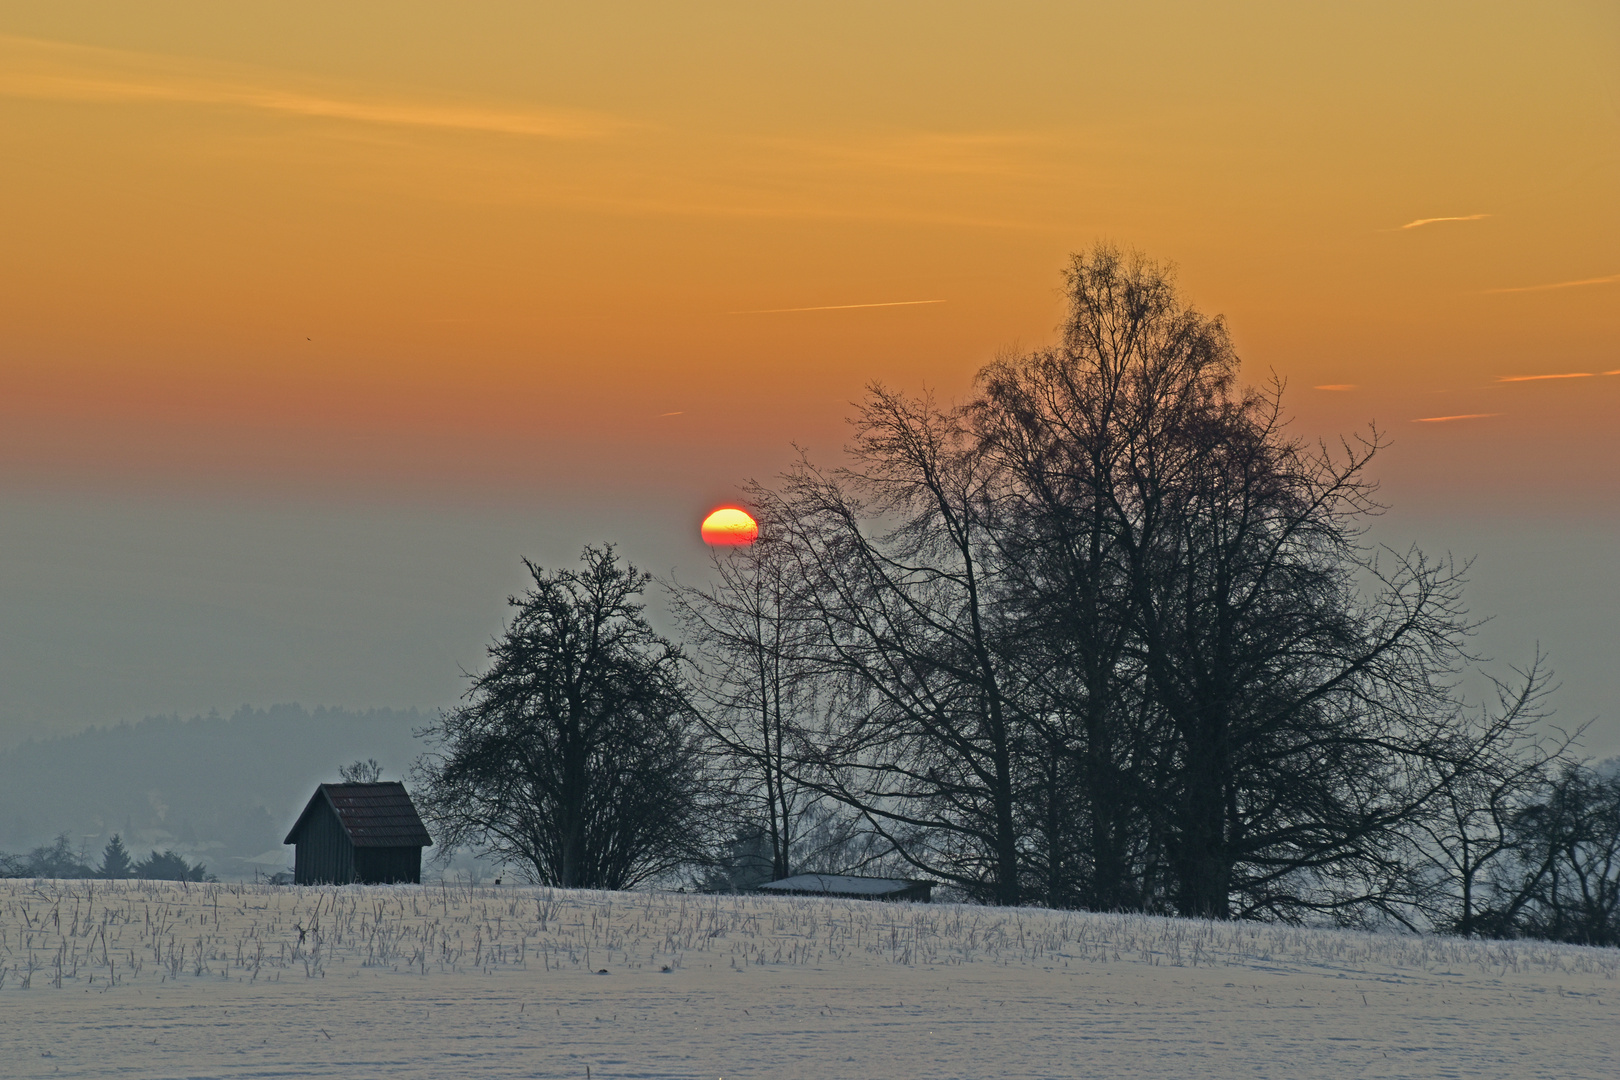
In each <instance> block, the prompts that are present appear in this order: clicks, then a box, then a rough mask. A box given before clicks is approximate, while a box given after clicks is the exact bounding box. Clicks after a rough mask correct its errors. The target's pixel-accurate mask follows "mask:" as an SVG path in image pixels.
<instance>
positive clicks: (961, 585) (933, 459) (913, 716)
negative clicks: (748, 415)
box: [760, 387, 1030, 904]
mask: <svg viewBox="0 0 1620 1080" xmlns="http://www.w3.org/2000/svg"><path fill="white" fill-rule="evenodd" d="M854 426H855V430H856V438H855V441H854V443H853V445H852V446H851V447H850V453H851V456H852V458H853V464H852V465H851V466H850V467H849V468H846V469H841V470H838V471H836V472H832V473H826V472H822V471H820V470H818V469H816V468H815V467H813V466H812V465H811V464H809V463H808V462H803V463H801V464H800V466H799V467H797V468H796V469H794V470H793V471H792V472H791V473H789V474H788V475H787V476H786V477H784V478H783V482H782V485H781V487H780V489H779V490H778V491H776V492H763V491H762V492H760V498H761V501H762V502H763V503H764V504H765V510H766V511H767V514H768V515H769V517H770V519H771V520H772V521H773V522H776V523H778V527H779V528H780V529H781V530H782V533H781V535H782V537H783V542H784V543H785V544H786V545H787V547H788V550H789V551H790V552H791V556H792V559H793V567H794V571H795V573H796V575H797V577H798V578H799V579H800V580H802V582H803V583H804V584H803V588H802V590H801V592H800V594H799V595H800V601H799V602H800V603H801V604H802V605H803V608H804V610H803V612H802V615H801V618H802V619H803V621H804V624H805V626H806V628H807V630H806V633H807V635H808V638H807V645H806V648H807V649H808V650H809V652H810V653H811V654H812V655H813V657H814V663H815V665H816V666H817V667H818V668H819V669H820V670H822V671H823V672H825V673H827V676H828V678H829V679H832V680H837V682H838V684H839V695H840V696H839V699H838V702H837V705H836V707H834V708H829V709H826V710H824V713H823V715H822V717H821V718H820V722H819V723H818V724H817V725H816V726H815V727H814V728H813V729H812V730H810V731H807V732H806V733H805V736H804V738H803V739H802V740H801V745H802V746H803V747H804V755H803V758H802V762H801V764H802V768H803V772H802V773H801V776H802V778H804V779H806V780H807V781H809V782H811V783H813V784H814V785H815V786H816V787H817V788H818V789H819V790H820V791H821V792H822V793H823V794H825V795H826V796H828V797H830V798H832V799H835V800H837V801H839V802H841V803H843V804H844V805H845V806H847V807H849V808H852V809H853V810H854V811H855V812H857V813H858V814H859V815H860V816H861V817H862V818H863V819H864V820H865V822H866V823H867V825H868V826H869V827H870V828H871V829H872V830H873V831H874V832H875V833H877V834H878V835H879V836H881V837H882V838H883V840H884V841H885V842H886V843H887V844H888V845H890V846H891V847H892V849H893V850H894V851H895V852H896V853H897V854H898V855H899V856H900V857H901V858H902V859H903V860H904V861H905V862H906V863H909V864H910V865H912V866H915V867H917V868H919V869H922V870H924V871H926V872H928V873H931V874H934V875H936V876H939V877H942V878H945V879H946V880H948V881H950V882H952V883H954V884H955V885H957V886H958V887H960V888H961V889H962V890H963V891H964V892H966V893H967V894H968V895H970V896H973V897H976V898H983V899H986V900H990V901H992V902H994V903H998V904H1016V903H1018V902H1020V900H1021V899H1022V897H1023V892H1022V889H1021V882H1020V872H1021V869H1022V864H1023V860H1022V859H1021V857H1020V847H1021V839H1022V836H1023V833H1024V827H1023V824H1022V823H1021V822H1020V806H1021V803H1022V802H1023V798H1024V788H1025V786H1026V785H1027V783H1028V780H1029V777H1028V776H1027V775H1026V772H1025V766H1026V765H1027V764H1028V762H1029V757H1030V755H1029V733H1030V724H1029V719H1028V716H1027V715H1026V712H1025V709H1024V707H1023V703H1022V699H1021V698H1020V696H1019V691H1018V690H1017V689H1016V688H1014V687H1012V686H1010V685H1009V683H1010V682H1015V681H1016V680H1017V679H1018V672H1019V668H1018V666H1017V665H1016V664H1014V663H1012V662H1010V661H1009V659H1008V649H1009V648H1010V647H1012V646H1013V645H1014V644H1015V643H1014V642H1013V641H1012V639H1011V638H1009V636H1008V635H1007V627H1006V625H1005V619H1004V611H1003V607H1002V605H1001V604H1000V603H999V599H1000V597H1002V596H1003V595H1004V593H1003V592H1001V591H998V589H997V588H996V585H995V582H996V579H997V575H998V574H999V573H1000V567H999V565H998V564H999V559H998V555H997V552H996V550H995V547H994V545H993V543H992V542H991V536H990V529H991V527H992V520H993V519H992V518H991V516H990V515H989V509H990V508H989V507H988V505H987V504H986V502H985V495H986V485H987V482H988V481H989V480H990V479H991V474H990V473H989V472H988V471H987V470H986V469H985V468H984V463H983V460H982V458H981V457H980V456H979V455H978V454H976V453H975V449H974V447H973V445H972V443H971V441H970V439H969V434H968V432H967V431H966V429H965V428H964V427H963V426H962V424H961V423H960V421H959V418H958V417H956V416H954V415H951V414H947V413H945V412H942V411H940V410H939V409H938V408H936V407H935V406H934V405H933V403H932V402H931V401H929V400H926V399H924V400H920V401H913V400H908V399H906V398H903V397H901V396H900V395H897V394H894V393H892V392H890V391H887V390H885V389H883V388H882V387H873V388H872V390H871V392H870V394H869V396H868V399H867V401H866V403H865V404H864V405H863V407H862V409H861V411H860V413H859V414H858V415H857V417H856V419H855V420H854Z"/></svg>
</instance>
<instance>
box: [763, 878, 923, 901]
mask: <svg viewBox="0 0 1620 1080" xmlns="http://www.w3.org/2000/svg"><path fill="white" fill-rule="evenodd" d="M758 891H759V892H762V893H767V894H769V893H775V894H777V895H778V896H841V897H844V898H845V899H849V900H909V901H911V902H912V903H917V904H926V903H928V902H929V901H930V900H931V899H933V896H934V883H933V882H932V881H915V880H912V879H910V878H881V877H857V876H856V875H854V874H794V875H793V876H792V877H786V878H783V879H782V880H781V881H771V882H767V883H766V884H764V885H761V886H759V889H758Z"/></svg>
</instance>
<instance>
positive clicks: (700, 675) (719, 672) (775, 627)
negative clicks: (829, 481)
mask: <svg viewBox="0 0 1620 1080" xmlns="http://www.w3.org/2000/svg"><path fill="white" fill-rule="evenodd" d="M772 533H773V529H772V526H771V525H770V524H769V522H767V523H766V527H765V529H764V530H762V535H761V537H760V539H759V540H757V541H756V542H754V543H753V544H752V545H749V546H745V547H732V548H728V549H725V551H724V553H723V554H722V553H720V552H718V551H717V552H715V553H714V554H713V555H712V557H711V564H712V569H713V572H714V583H713V584H712V585H711V586H709V587H706V588H699V587H696V586H678V585H671V586H670V587H669V596H670V602H671V607H672V609H673V611H674V614H675V616H676V618H677V619H678V620H679V621H680V623H681V625H682V627H683V629H684V631H685V633H686V640H687V641H688V642H689V643H690V644H689V648H688V654H687V659H688V660H689V661H690V663H691V664H692V667H693V669H694V675H695V678H694V680H693V692H694V694H695V695H696V697H697V701H696V703H695V704H696V713H697V716H698V718H699V720H700V722H701V723H702V725H703V728H704V731H705V733H706V734H707V736H708V741H709V744H710V746H711V749H712V750H713V751H714V752H715V755H716V756H717V757H718V759H719V764H718V767H717V769H716V770H715V771H714V772H713V773H712V774H711V776H712V779H713V780H715V781H723V782H724V784H725V786H726V788H727V790H726V792H725V799H724V801H726V802H732V803H735V804H740V805H739V806H738V811H737V814H736V815H735V816H736V817H737V819H738V820H737V822H736V824H735V826H734V827H733V829H732V831H733V832H734V833H735V834H736V835H735V837H734V838H733V840H732V841H731V843H732V846H733V847H734V848H738V849H739V850H741V849H742V848H748V847H750V846H751V845H753V844H755V843H756V842H757V841H758V840H763V842H764V843H765V845H766V848H767V852H768V862H769V871H768V873H769V879H768V880H773V881H775V880H780V879H781V878H785V877H787V876H789V875H790V874H793V873H795V872H797V869H798V868H797V858H798V857H801V856H802V853H801V852H800V851H799V850H798V841H799V840H800V833H801V830H803V829H805V828H808V827H809V826H810V819H809V817H808V816H807V815H808V814H809V812H810V811H811V810H812V809H813V808H814V807H815V805H816V803H817V802H818V795H817V793H816V792H815V790H814V789H813V788H811V787H809V786H807V785H806V784H804V783H801V782H800V781H799V780H798V779H797V775H796V774H797V770H796V769H795V768H794V765H793V763H794V762H795V761H796V760H797V759H798V757H799V756H800V755H799V753H798V745H797V743H798V739H799V737H800V735H799V732H800V731H801V730H802V729H803V728H804V726H805V724H806V721H807V719H808V717H810V716H811V715H813V714H814V712H815V710H816V708H817V705H818V703H819V698H818V690H820V689H821V688H822V687H821V684H820V682H819V681H818V680H817V678H816V675H815V672H814V671H813V670H812V669H811V668H810V667H809V665H808V664H807V663H806V661H805V657H804V655H803V653H804V650H803V648H802V645H803V642H802V641H801V640H799V639H800V638H801V637H802V633H803V628H802V626H801V625H800V618H799V615H798V611H797V605H796V603H795V591H796V582H795V581H794V580H793V570H792V564H791V561H790V560H789V559H788V558H787V557H786V556H787V552H786V551H785V549H784V548H783V545H782V543H781V542H780V540H778V539H777V538H776V537H774V536H773V535H772ZM732 861H736V860H735V859H734V860H732Z"/></svg>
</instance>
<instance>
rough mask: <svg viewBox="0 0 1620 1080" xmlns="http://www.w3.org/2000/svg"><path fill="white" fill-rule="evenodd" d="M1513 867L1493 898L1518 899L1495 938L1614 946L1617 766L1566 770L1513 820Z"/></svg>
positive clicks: (1619, 927) (1618, 895) (1619, 929)
mask: <svg viewBox="0 0 1620 1080" xmlns="http://www.w3.org/2000/svg"><path fill="white" fill-rule="evenodd" d="M1517 834H1518V839H1519V848H1518V851H1517V855H1518V860H1517V865H1516V866H1514V867H1512V868H1510V869H1509V870H1508V871H1507V872H1505V873H1501V874H1498V875H1497V885H1498V889H1499V893H1500V894H1501V895H1504V896H1507V897H1509V898H1511V899H1513V900H1516V901H1517V900H1522V903H1520V904H1519V905H1518V907H1517V910H1514V911H1512V912H1511V915H1512V918H1511V920H1509V919H1503V920H1501V921H1500V923H1499V925H1498V927H1497V932H1498V933H1499V934H1502V935H1504V936H1506V935H1508V934H1527V935H1530V936H1533V937H1541V938H1549V939H1551V940H1554V941H1567V942H1570V943H1572V944H1576V945H1603V946H1615V945H1620V762H1614V761H1611V762H1610V763H1609V764H1608V766H1607V767H1606V768H1603V769H1590V768H1585V767H1582V766H1578V765H1573V764H1570V765H1566V766H1565V767H1564V769H1563V770H1562V771H1561V772H1560V773H1559V775H1558V776H1557V777H1555V778H1553V779H1552V781H1551V782H1549V783H1548V784H1547V786H1546V788H1545V790H1544V792H1543V794H1542V797H1541V798H1540V799H1538V800H1536V801H1535V802H1533V803H1532V804H1531V805H1529V806H1528V807H1526V808H1525V809H1524V810H1523V811H1522V812H1521V814H1520V816H1519V820H1518V822H1517Z"/></svg>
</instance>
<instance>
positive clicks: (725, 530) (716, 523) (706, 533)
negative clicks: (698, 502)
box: [703, 506, 759, 546]
mask: <svg viewBox="0 0 1620 1080" xmlns="http://www.w3.org/2000/svg"><path fill="white" fill-rule="evenodd" d="M758 538H759V523H758V522H757V521H755V520H754V519H753V518H752V517H750V516H749V515H748V512H747V511H746V510H738V509H737V508H736V507H735V506H722V507H721V508H720V509H718V510H716V511H715V512H714V513H712V514H710V515H709V516H708V517H706V518H704V519H703V542H704V543H706V544H716V545H721V544H725V545H736V546H742V545H746V544H752V543H753V542H754V541H755V540H757V539H758Z"/></svg>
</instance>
